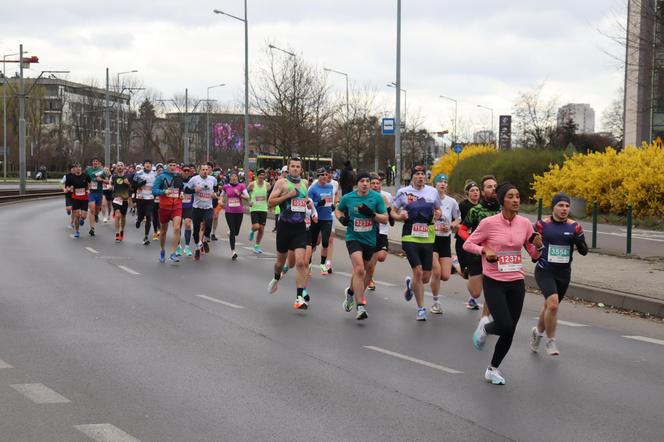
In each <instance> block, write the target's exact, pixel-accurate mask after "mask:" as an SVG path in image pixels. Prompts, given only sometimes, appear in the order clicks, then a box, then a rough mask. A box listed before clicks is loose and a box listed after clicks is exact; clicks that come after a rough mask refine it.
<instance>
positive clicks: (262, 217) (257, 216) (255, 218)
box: [251, 212, 267, 226]
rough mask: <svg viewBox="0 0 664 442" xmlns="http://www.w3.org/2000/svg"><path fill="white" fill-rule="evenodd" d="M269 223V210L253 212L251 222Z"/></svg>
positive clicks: (262, 224)
mask: <svg viewBox="0 0 664 442" xmlns="http://www.w3.org/2000/svg"><path fill="white" fill-rule="evenodd" d="M265 223H267V212H251V224H259V225H261V226H264V225H265Z"/></svg>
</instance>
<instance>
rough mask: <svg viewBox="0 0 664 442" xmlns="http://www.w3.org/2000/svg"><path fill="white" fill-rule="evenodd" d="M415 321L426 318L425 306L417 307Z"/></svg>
mask: <svg viewBox="0 0 664 442" xmlns="http://www.w3.org/2000/svg"><path fill="white" fill-rule="evenodd" d="M415 320H416V321H426V320H427V308H426V307H420V308H418V309H417V316H416V317H415Z"/></svg>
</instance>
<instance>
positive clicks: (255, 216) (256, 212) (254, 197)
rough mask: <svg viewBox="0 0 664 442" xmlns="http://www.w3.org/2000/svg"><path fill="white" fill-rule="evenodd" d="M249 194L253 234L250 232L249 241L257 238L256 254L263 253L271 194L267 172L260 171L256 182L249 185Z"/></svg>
mask: <svg viewBox="0 0 664 442" xmlns="http://www.w3.org/2000/svg"><path fill="white" fill-rule="evenodd" d="M248 190H249V194H250V195H251V202H250V204H251V209H250V210H249V212H250V214H251V232H249V241H252V242H253V240H254V236H255V237H256V244H255V245H254V253H263V249H262V248H261V241H262V240H263V234H264V233H265V224H266V223H267V196H268V194H269V193H270V184H269V183H267V182H266V181H265V171H264V170H263V169H258V172H257V173H256V180H255V181H252V182H250V183H249V189H248Z"/></svg>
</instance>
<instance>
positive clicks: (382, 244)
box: [374, 233, 390, 253]
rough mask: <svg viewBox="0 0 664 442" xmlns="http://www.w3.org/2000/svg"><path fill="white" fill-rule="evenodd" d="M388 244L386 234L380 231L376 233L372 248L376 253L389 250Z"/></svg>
mask: <svg viewBox="0 0 664 442" xmlns="http://www.w3.org/2000/svg"><path fill="white" fill-rule="evenodd" d="M389 244H390V242H389V240H388V238H387V235H383V234H382V233H377V234H376V248H375V249H374V250H375V251H376V253H378V252H382V251H385V252H387V251H389Z"/></svg>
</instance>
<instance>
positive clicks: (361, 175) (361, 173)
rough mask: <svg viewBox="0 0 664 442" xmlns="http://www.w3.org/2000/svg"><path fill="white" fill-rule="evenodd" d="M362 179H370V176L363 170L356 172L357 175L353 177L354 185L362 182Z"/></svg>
mask: <svg viewBox="0 0 664 442" xmlns="http://www.w3.org/2000/svg"><path fill="white" fill-rule="evenodd" d="M364 178H369V179H371V175H369V172H365V171H364V170H361V171H359V172H357V175H356V176H355V183H359V182H360V180H363V179H364Z"/></svg>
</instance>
